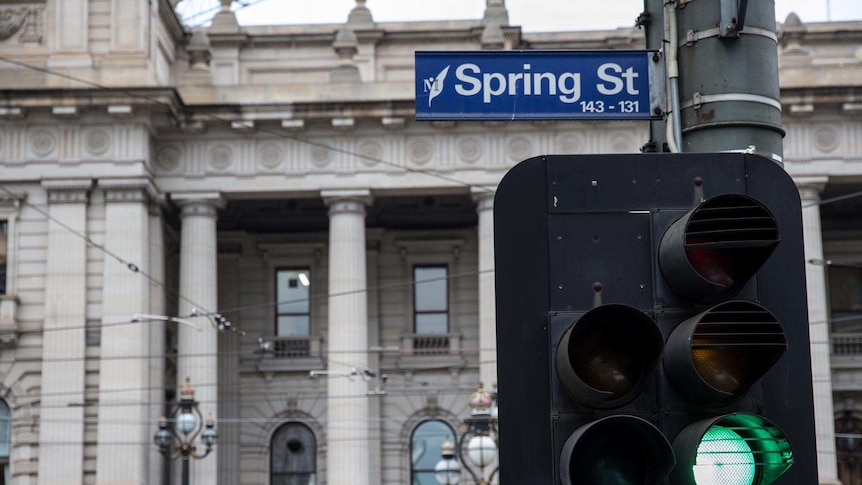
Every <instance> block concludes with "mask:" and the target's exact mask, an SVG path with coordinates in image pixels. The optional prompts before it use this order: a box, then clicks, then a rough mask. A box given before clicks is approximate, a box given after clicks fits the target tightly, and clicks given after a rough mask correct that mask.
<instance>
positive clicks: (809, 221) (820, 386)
mask: <svg viewBox="0 0 862 485" xmlns="http://www.w3.org/2000/svg"><path fill="white" fill-rule="evenodd" d="M795 182H796V185H797V187H798V188H799V194H800V196H801V198H802V207H803V209H802V230H803V235H804V236H803V237H804V243H805V261H806V263H805V279H806V283H807V286H808V321H809V328H808V332H809V336H810V337H809V338H810V340H811V374H812V381H813V384H814V428H815V433H816V435H817V470H818V474H819V482H820V483H821V484H830V485H831V484H839V483H840V482H839V481H838V465H837V463H836V458H835V421H834V419H835V418H834V411H833V406H832V367H831V364H830V362H829V358H830V346H829V323H828V321H827V311H826V310H827V306H828V305H827V300H826V278H825V270H824V266H821V265H815V264H810V263H808V261H810V260H812V259H818V260H822V259H823V238H822V233H821V230H820V206H819V205H817V203H818V202H820V192H821V191H822V190H823V188H824V187H825V186H826V183H827V182H828V178H827V177H803V178H797V179H795Z"/></svg>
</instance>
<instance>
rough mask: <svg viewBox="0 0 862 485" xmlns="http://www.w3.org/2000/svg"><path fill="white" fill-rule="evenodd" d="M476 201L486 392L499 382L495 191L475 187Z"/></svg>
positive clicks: (481, 368) (481, 348)
mask: <svg viewBox="0 0 862 485" xmlns="http://www.w3.org/2000/svg"><path fill="white" fill-rule="evenodd" d="M473 200H475V201H476V211H477V212H478V213H479V228H478V231H479V277H478V279H479V381H480V382H482V383H483V384H485V389H491V388H492V387H493V386H494V384H495V383H496V382H497V301H496V298H495V288H496V286H495V280H494V277H495V276H494V271H493V270H494V191H493V190H491V189H487V188H483V187H476V188H474V189H473ZM489 270H490V271H489Z"/></svg>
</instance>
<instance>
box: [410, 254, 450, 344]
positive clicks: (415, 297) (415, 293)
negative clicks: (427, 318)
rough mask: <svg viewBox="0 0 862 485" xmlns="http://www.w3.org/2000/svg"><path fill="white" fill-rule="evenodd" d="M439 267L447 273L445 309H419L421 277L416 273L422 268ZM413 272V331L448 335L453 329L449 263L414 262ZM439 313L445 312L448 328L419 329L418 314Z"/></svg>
mask: <svg viewBox="0 0 862 485" xmlns="http://www.w3.org/2000/svg"><path fill="white" fill-rule="evenodd" d="M437 268H442V269H444V270H445V272H446V274H445V276H444V278H445V279H444V280H443V282H444V283H445V285H446V288H445V291H444V292H443V296H444V298H445V300H446V301H445V303H444V307H445V310H443V311H439V310H419V309H418V305H417V300H418V296H419V295H418V290H419V285H418V284H417V281H419V278H418V277H417V274H416V273H417V271H419V270H422V269H437ZM412 272H413V278H412V281H413V291H412V294H413V308H412V309H413V333H414V334H415V335H446V334H449V333H450V332H451V331H452V321H451V320H452V318H451V315H450V313H451V308H452V306H451V298H450V295H449V292H450V291H451V290H452V289H451V285H450V284H449V277H450V274H451V273H450V271H449V264H447V263H421V264H413V265H412ZM439 314H443V315H444V316H445V317H446V329H445V331H443V332H420V331H419V326H418V320H419V319H418V316H419V315H439Z"/></svg>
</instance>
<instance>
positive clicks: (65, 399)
mask: <svg viewBox="0 0 862 485" xmlns="http://www.w3.org/2000/svg"><path fill="white" fill-rule="evenodd" d="M92 185H93V183H92V181H90V180H50V181H44V182H42V187H43V188H44V189H45V190H46V191H47V193H48V212H49V213H50V214H51V217H52V218H53V219H55V220H57V221H59V222H61V223H63V224H65V225H66V226H67V227H68V229H67V228H64V227H61V226H60V225H59V224H57V223H55V222H52V221H48V222H47V223H46V224H47V230H48V246H47V260H46V265H45V322H44V329H45V332H44V334H43V336H42V382H41V386H42V388H41V393H42V396H41V404H42V406H41V412H40V420H41V423H40V426H39V443H40V446H39V483H40V485H79V484H81V483H82V482H83V477H84V389H85V385H86V383H85V364H86V362H85V351H86V335H85V330H84V326H85V325H86V322H87V321H86V312H87V308H86V305H87V243H86V242H85V241H84V239H83V238H82V236H86V235H87V201H88V193H89V191H90V188H91V187H92ZM70 229H71V230H73V231H76V232H78V235H76V234H74V233H73V232H72V231H70Z"/></svg>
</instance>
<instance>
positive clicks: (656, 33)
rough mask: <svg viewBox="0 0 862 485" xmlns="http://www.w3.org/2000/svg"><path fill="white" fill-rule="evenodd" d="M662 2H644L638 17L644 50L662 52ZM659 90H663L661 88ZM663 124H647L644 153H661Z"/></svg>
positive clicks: (663, 134) (651, 122) (663, 137)
mask: <svg viewBox="0 0 862 485" xmlns="http://www.w3.org/2000/svg"><path fill="white" fill-rule="evenodd" d="M663 6H664V0H644V10H643V12H642V13H641V14H640V16H638V19H637V22H636V24H637V26H638V27H639V28H642V29H644V33H645V37H646V48H647V49H656V50H661V51H662V52H664V11H663V8H664V7H663ZM661 62H664V61H661ZM650 89H653V88H650ZM660 89H664V88H663V87H662V88H660ZM665 132H666V130H665V122H664V121H663V120H657V121H650V122H649V141H648V142H647V144H646V145H644V147H643V151H645V152H662V151H664V145H665V143H666V141H667V138H666V133H665Z"/></svg>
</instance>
